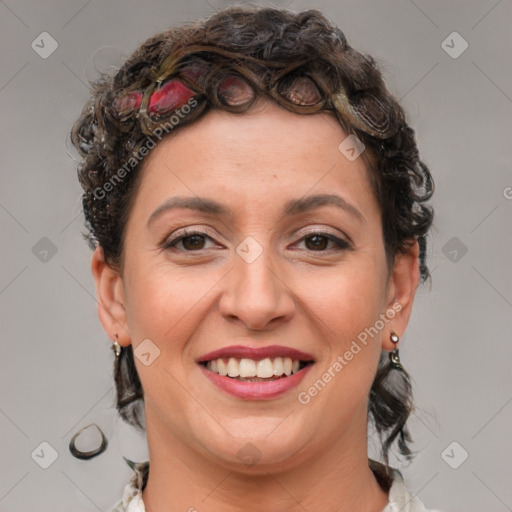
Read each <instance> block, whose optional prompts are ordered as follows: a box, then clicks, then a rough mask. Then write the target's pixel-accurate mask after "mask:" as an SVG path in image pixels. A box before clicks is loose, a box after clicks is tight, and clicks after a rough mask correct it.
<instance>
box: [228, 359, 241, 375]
mask: <svg viewBox="0 0 512 512" xmlns="http://www.w3.org/2000/svg"><path fill="white" fill-rule="evenodd" d="M238 376H240V363H239V362H238V359H235V358H234V357H230V358H229V361H228V377H238Z"/></svg>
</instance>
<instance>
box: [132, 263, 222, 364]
mask: <svg viewBox="0 0 512 512" xmlns="http://www.w3.org/2000/svg"><path fill="white" fill-rule="evenodd" d="M159 259H162V256H160V257H159ZM126 272H127V275H129V286H128V289H127V293H126V295H127V303H126V316H127V321H128V325H129V329H130V334H131V337H132V343H133V345H134V348H136V346H137V345H138V343H140V341H141V340H143V339H145V338H149V339H151V340H154V342H155V343H156V344H157V345H158V346H159V347H160V348H161V349H165V352H173V353H174V354H175V353H176V352H177V351H183V346H184V345H185V343H186V340H187V339H188V338H189V337H190V336H191V334H192V332H193V330H194V329H195V328H196V327H197V321H198V318H200V317H201V312H202V309H203V307H204V305H205V304H206V303H207V302H208V299H207V297H208V293H209V292H210V293H211V289H212V286H213V284H214V283H215V282H216V281H217V280H218V279H219V276H218V273H217V272H215V270H212V269H210V270H209V271H208V270H206V269H205V270H203V271H201V270H200V269H199V267H195V269H192V270H191V269H185V268H180V267H171V265H170V264H169V263H168V262H163V263H162V262H159V263H156V264H155V263H154V262H151V261H145V260H143V259H141V260H140V261H137V259H135V258H133V260H132V261H131V262H130V264H129V265H128V262H127V266H126ZM128 273H129V274H128Z"/></svg>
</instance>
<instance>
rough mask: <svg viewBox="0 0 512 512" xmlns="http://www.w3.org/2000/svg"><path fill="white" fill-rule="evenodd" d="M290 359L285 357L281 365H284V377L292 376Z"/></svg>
mask: <svg viewBox="0 0 512 512" xmlns="http://www.w3.org/2000/svg"><path fill="white" fill-rule="evenodd" d="M292 364H293V363H292V359H291V358H290V357H285V358H284V359H283V365H284V373H285V375H291V374H292Z"/></svg>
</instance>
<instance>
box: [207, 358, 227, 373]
mask: <svg viewBox="0 0 512 512" xmlns="http://www.w3.org/2000/svg"><path fill="white" fill-rule="evenodd" d="M216 361H217V368H218V374H219V375H222V376H223V377H225V376H226V375H227V374H228V367H227V365H226V363H225V362H224V361H223V360H222V359H216ZM212 363H213V361H212ZM210 370H211V371H212V372H213V365H212V367H211V368H210Z"/></svg>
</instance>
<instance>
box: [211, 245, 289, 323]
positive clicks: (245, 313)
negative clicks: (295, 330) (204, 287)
mask: <svg viewBox="0 0 512 512" xmlns="http://www.w3.org/2000/svg"><path fill="white" fill-rule="evenodd" d="M235 258H236V259H235V263H234V268H233V269H232V270H231V272H229V273H228V274H227V276H226V283H225V286H226V288H225V290H224V293H223V295H222V298H221V300H220V302H219V309H220V313H221V315H222V316H223V317H224V318H226V319H228V320H230V321H233V320H237V321H239V322H241V323H242V324H243V325H244V326H245V327H246V328H248V329H250V330H263V329H265V328H269V327H270V324H272V327H274V326H275V325H276V324H277V323H278V322H279V321H281V322H285V321H287V320H290V319H291V318H292V316H293V313H294V311H295V303H294V301H293V299H292V293H291V290H290V288H289V286H287V283H286V280H285V279H284V276H282V275H280V273H279V271H278V270H277V269H276V268H273V267H275V265H274V266H273V265H272V261H271V257H270V256H267V255H266V251H263V253H262V254H261V255H260V256H259V257H258V258H257V259H256V260H255V261H253V262H251V263H248V262H246V261H245V260H244V259H243V258H241V257H239V256H238V255H237V256H236V257H235Z"/></svg>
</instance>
